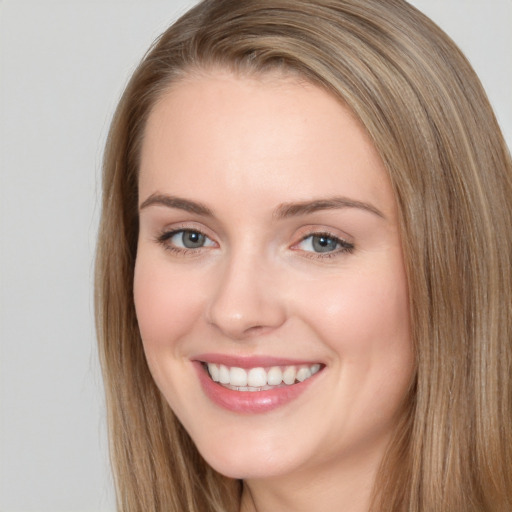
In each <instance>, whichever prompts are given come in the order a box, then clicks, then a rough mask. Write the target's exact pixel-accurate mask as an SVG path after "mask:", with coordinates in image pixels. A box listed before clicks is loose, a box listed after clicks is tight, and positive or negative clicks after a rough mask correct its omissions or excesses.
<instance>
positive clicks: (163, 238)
mask: <svg viewBox="0 0 512 512" xmlns="http://www.w3.org/2000/svg"><path fill="white" fill-rule="evenodd" d="M208 231H209V230H207V229H204V228H202V227H198V226H197V225H195V224H194V225H191V224H188V223H183V224H178V225H175V226H167V227H164V228H163V229H161V230H160V231H159V232H158V233H157V234H156V236H155V238H154V239H155V242H157V243H158V244H160V245H162V246H163V247H164V249H166V250H168V251H170V252H172V253H175V254H189V255H195V256H198V255H199V254H200V253H202V252H203V250H205V249H206V250H209V249H211V248H212V245H207V246H200V247H197V248H190V247H180V246H177V245H173V244H171V243H170V240H171V239H172V238H173V237H174V236H175V235H177V234H178V233H182V232H194V233H199V234H201V235H203V236H204V237H205V238H207V239H208V240H210V241H211V242H213V245H215V246H217V247H218V243H217V241H216V240H215V238H214V237H213V236H211V235H210V234H208Z"/></svg>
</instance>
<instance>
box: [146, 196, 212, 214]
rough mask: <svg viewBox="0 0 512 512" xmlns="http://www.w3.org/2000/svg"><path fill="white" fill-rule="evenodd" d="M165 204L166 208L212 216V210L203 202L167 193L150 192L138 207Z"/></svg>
mask: <svg viewBox="0 0 512 512" xmlns="http://www.w3.org/2000/svg"><path fill="white" fill-rule="evenodd" d="M153 205H158V206H167V207H168V208H176V209H178V210H185V211H186V212H191V213H196V214H198V215H203V216H204V217H213V212H212V211H211V210H210V208H208V207H207V206H205V205H204V204H201V203H198V202H196V201H190V200H189V199H183V198H181V197H176V196H169V195H167V194H151V195H150V196H149V197H148V198H147V199H146V200H145V201H144V202H143V203H142V204H141V205H140V207H139V210H143V209H144V208H147V207H148V206H153Z"/></svg>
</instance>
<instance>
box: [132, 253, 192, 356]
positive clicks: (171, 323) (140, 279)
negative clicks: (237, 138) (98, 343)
mask: <svg viewBox="0 0 512 512" xmlns="http://www.w3.org/2000/svg"><path fill="white" fill-rule="evenodd" d="M134 301H135V309H136V313H137V321H138V323H139V329H140V332H141V336H142V340H143V342H144V347H145V350H146V352H147V355H148V358H149V357H150V355H151V352H152V351H160V350H169V348H172V349H178V348H179V347H178V346H177V345H176V344H175V342H176V340H179V339H180V338H182V337H183V336H184V335H185V334H186V333H187V332H188V331H190V327H191V326H192V325H193V324H194V322H195V321H196V320H197V315H198V314H199V311H200V302H201V297H200V295H199V294H198V293H197V287H196V286H195V285H194V282H193V281H192V280H191V279H190V276H188V278H187V277H185V276H184V273H177V272H170V271H169V268H168V265H166V264H165V261H163V262H162V261H159V260H157V259H155V258H150V257H146V255H145V254H144V253H143V252H142V254H139V255H138V256H137V261H136V264H135V275H134Z"/></svg>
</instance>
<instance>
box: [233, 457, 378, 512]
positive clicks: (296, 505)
mask: <svg viewBox="0 0 512 512" xmlns="http://www.w3.org/2000/svg"><path fill="white" fill-rule="evenodd" d="M379 463H380V457H379V458H377V459H375V460H365V461H361V460H360V461H354V460H351V461H343V462H342V463H340V462H339V461H334V462H332V461H331V462H327V463H325V464H324V465H323V467H322V468H317V470H316V471H315V472H314V473H311V472H296V473H294V475H293V476H289V475H287V476H281V477H272V478H265V479H249V480H244V487H243V493H242V501H241V506H240V512H272V511H275V510H282V511H293V512H310V511H311V510H322V512H339V511H340V510H343V512H368V510H369V507H370V502H371V497H372V490H373V484H374V481H375V476H376V473H377V469H378V466H379Z"/></svg>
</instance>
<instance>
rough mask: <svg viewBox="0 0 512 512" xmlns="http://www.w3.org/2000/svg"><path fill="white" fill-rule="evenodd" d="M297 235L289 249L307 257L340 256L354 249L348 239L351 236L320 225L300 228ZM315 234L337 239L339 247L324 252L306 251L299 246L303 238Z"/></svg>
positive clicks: (305, 238)
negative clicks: (297, 238) (295, 240)
mask: <svg viewBox="0 0 512 512" xmlns="http://www.w3.org/2000/svg"><path fill="white" fill-rule="evenodd" d="M298 236H299V237H300V238H299V240H298V241H297V242H295V243H294V244H293V245H292V246H291V249H293V250H296V251H301V252H302V253H303V255H304V256H306V257H309V258H316V259H325V258H330V257H334V256H341V255H343V254H347V253H352V252H353V251H354V249H355V245H354V243H353V242H352V241H350V238H352V237H348V236H344V235H342V234H340V233H334V232H333V230H331V229H323V228H322V227H321V226H312V227H308V228H304V229H301V230H300V233H299V235H298ZM315 236H317V237H321V236H324V237H326V238H331V239H333V240H335V241H337V242H338V243H339V245H340V247H338V248H336V249H334V250H332V251H326V252H316V251H307V250H304V249H301V248H300V247H299V246H300V244H302V243H303V242H304V241H305V240H307V239H308V238H311V237H315Z"/></svg>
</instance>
